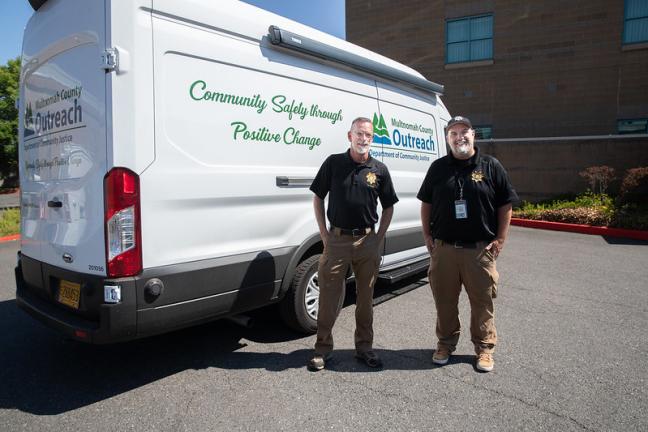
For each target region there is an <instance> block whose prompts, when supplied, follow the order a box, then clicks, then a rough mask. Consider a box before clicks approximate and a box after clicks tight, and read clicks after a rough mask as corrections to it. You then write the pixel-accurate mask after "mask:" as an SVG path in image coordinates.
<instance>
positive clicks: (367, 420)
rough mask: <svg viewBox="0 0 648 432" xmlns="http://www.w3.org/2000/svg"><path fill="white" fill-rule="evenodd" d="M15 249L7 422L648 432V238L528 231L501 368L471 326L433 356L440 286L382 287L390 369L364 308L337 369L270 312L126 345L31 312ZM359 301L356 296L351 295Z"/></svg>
mask: <svg viewBox="0 0 648 432" xmlns="http://www.w3.org/2000/svg"><path fill="white" fill-rule="evenodd" d="M17 249H18V244H17V242H10V243H4V244H0V329H2V331H1V332H0V430H2V431H23V430H24V431H41V430H42V431H45V430H48V431H49V430H57V431H68V430H69V431H89V430H92V431H95V430H98V431H123V430H151V431H202V430H205V431H207V430H210V431H221V430H222V431H243V430H244V431H256V430H258V431H261V430H263V431H280V430H281V431H304V430H308V431H323V430H335V431H347V430H348V431H448V430H452V431H473V430H474V431H484V430H500V431H520V430H528V431H583V430H584V431H646V430H648V413H647V412H646V407H647V406H648V372H647V371H646V366H647V365H648V361H647V360H648V337H647V336H646V329H647V328H648V289H647V288H648V283H647V282H646V281H648V243H645V242H643V243H642V242H640V241H631V240H619V239H605V238H602V237H597V236H588V235H582V234H573V233H564V232H552V231H541V230H533V229H528V228H519V227H513V228H512V229H511V234H510V238H509V240H508V242H507V244H506V248H505V250H504V251H503V252H502V255H501V256H500V259H499V260H498V270H499V272H500V278H501V279H500V287H499V291H498V298H497V300H496V323H497V329H498V333H499V344H498V347H497V350H496V354H495V370H494V371H493V372H491V373H480V372H478V371H476V369H475V368H474V365H473V363H474V356H473V355H472V354H473V352H472V347H471V344H470V337H469V334H468V332H467V329H468V325H467V323H468V310H469V309H468V302H467V298H466V296H465V294H462V297H461V320H462V323H464V328H465V330H466V331H464V333H463V334H462V337H461V341H460V344H459V346H458V350H457V352H456V355H454V356H453V357H452V358H451V360H450V362H449V364H448V365H446V366H441V367H439V366H435V365H433V364H432V362H431V357H432V352H433V348H434V345H435V339H434V320H435V311H434V307H433V300H432V295H431V292H430V290H429V286H428V285H427V282H426V281H425V280H422V281H413V280H410V281H406V282H404V283H401V284H399V285H397V286H393V287H389V288H388V289H385V288H381V289H379V290H378V291H377V293H376V307H375V330H376V337H375V339H376V345H375V348H376V350H377V352H378V353H379V354H380V355H381V356H382V358H383V360H384V362H385V368H384V369H383V370H381V371H372V370H368V369H367V368H366V367H365V366H363V365H362V364H360V363H358V362H357V361H356V360H354V358H353V309H354V307H353V305H347V306H345V308H344V309H343V310H342V313H341V315H340V319H339V321H338V323H337V324H336V327H335V340H336V351H335V358H334V361H333V362H332V363H331V365H330V368H328V369H327V370H324V371H322V372H318V373H312V372H308V371H307V370H306V368H305V364H306V362H307V360H308V359H309V358H310V355H311V347H312V344H313V342H314V337H312V336H308V337H304V336H302V335H299V334H296V333H293V332H291V331H289V330H287V329H286V328H285V327H284V326H283V325H282V324H281V322H280V321H279V320H278V319H276V318H275V316H274V314H273V311H272V310H271V309H269V310H264V311H261V312H258V313H256V314H254V318H255V322H256V325H255V326H254V327H253V328H251V329H246V328H243V327H239V326H237V325H235V324H233V323H231V322H227V321H218V322H214V323H210V324H207V325H203V326H200V327H195V328H191V329H186V330H182V331H178V332H174V333H170V334H167V335H161V336H157V337H152V338H148V339H143V340H138V341H134V342H129V343H125V344H119V345H113V346H89V345H83V344H79V343H76V342H70V341H66V340H64V339H62V338H61V337H60V336H59V335H58V334H56V333H54V332H53V331H51V330H49V329H48V328H46V327H44V326H42V325H41V324H40V323H38V322H36V321H34V320H33V319H32V318H31V317H29V316H28V315H27V314H25V313H24V312H22V311H21V310H19V309H18V308H17V307H16V303H15V300H14V298H15V296H14V282H13V266H14V264H15V253H16V251H17ZM348 300H349V302H350V301H351V300H352V297H351V296H349V299H348Z"/></svg>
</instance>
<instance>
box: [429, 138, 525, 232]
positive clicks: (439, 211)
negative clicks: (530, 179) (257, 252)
mask: <svg viewBox="0 0 648 432" xmlns="http://www.w3.org/2000/svg"><path fill="white" fill-rule="evenodd" d="M461 180H463V185H464V186H463V199H464V200H465V201H466V205H467V207H468V209H467V210H468V217H467V218H466V219H457V218H456V217H455V200H458V199H459V184H460V183H459V182H460V181H461ZM417 198H418V199H420V200H421V201H423V202H426V203H428V204H432V214H431V231H430V232H431V233H432V237H434V238H435V239H440V240H447V241H454V240H461V241H471V242H472V241H491V240H493V239H494V238H495V236H496V235H497V225H498V222H497V209H498V208H499V207H502V206H503V205H506V204H508V203H513V202H515V201H517V200H518V196H517V193H516V192H515V190H514V189H513V187H512V186H511V182H510V181H509V178H508V174H507V173H506V170H504V167H503V166H502V164H501V163H500V162H499V161H498V160H497V159H495V158H494V157H492V156H488V155H481V154H480V153H479V148H477V147H476V146H475V155H474V156H473V157H471V158H470V159H468V160H465V161H462V160H459V159H456V158H454V157H453V156H452V154H448V155H447V156H444V157H442V158H440V159H437V160H436V161H434V162H433V163H432V165H430V168H429V169H428V172H427V174H426V176H425V179H424V180H423V184H422V185H421V189H420V190H419V193H418V195H417Z"/></svg>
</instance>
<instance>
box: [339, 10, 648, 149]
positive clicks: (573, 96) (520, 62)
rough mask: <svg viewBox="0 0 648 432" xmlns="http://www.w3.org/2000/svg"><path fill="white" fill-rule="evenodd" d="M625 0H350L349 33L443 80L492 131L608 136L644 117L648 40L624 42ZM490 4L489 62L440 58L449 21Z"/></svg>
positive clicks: (462, 109)
mask: <svg viewBox="0 0 648 432" xmlns="http://www.w3.org/2000/svg"><path fill="white" fill-rule="evenodd" d="M623 4H624V2H623V1H621V0H615V1H609V0H573V1H569V2H565V1H562V0H544V1H541V2H540V1H531V0H479V1H477V0H445V1H433V0H432V1H430V0H346V19H347V25H346V32H347V39H348V40H349V41H350V42H353V43H356V44H358V45H361V46H363V47H366V48H368V49H370V50H372V51H376V52H378V53H381V54H383V55H386V56H387V57H390V58H393V59H395V60H397V61H400V62H402V63H405V64H407V65H409V66H412V67H413V68H415V69H417V70H418V71H419V72H421V73H422V74H423V75H424V76H426V77H427V78H428V79H429V80H431V81H435V82H438V83H440V84H444V85H445V88H446V94H445V96H444V98H443V99H444V102H445V103H446V105H447V106H448V109H449V110H450V112H451V113H452V114H463V115H466V116H468V117H470V118H471V119H472V121H473V123H474V124H476V125H492V127H493V137H494V138H518V137H546V136H582V135H607V134H615V133H616V132H617V129H616V124H617V123H616V122H617V119H627V118H648V79H646V76H647V74H646V71H648V49H646V48H648V47H646V48H644V49H638V50H631V51H627V50H626V51H624V49H623V47H622V44H621V38H622V31H623ZM483 13H492V14H493V19H494V24H493V61H492V64H487V65H481V66H478V65H472V66H470V67H465V66H466V65H460V66H459V67H458V68H457V66H451V65H446V64H445V20H446V19H448V18H459V17H465V16H471V15H478V14H483Z"/></svg>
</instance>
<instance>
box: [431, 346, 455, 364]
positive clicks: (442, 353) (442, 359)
mask: <svg viewBox="0 0 648 432" xmlns="http://www.w3.org/2000/svg"><path fill="white" fill-rule="evenodd" d="M450 354H451V352H450V349H449V348H448V347H444V346H439V347H437V349H436V351H435V352H434V355H433V356H432V363H434V364H438V365H444V364H447V363H448V360H450Z"/></svg>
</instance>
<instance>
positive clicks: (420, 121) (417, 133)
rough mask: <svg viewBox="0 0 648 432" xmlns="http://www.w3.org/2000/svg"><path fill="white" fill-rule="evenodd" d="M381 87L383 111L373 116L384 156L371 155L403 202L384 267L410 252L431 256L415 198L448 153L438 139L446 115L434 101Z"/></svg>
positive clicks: (388, 241) (394, 221) (387, 244)
mask: <svg viewBox="0 0 648 432" xmlns="http://www.w3.org/2000/svg"><path fill="white" fill-rule="evenodd" d="M377 87H378V97H379V101H378V104H379V108H380V111H379V112H377V113H375V114H374V115H375V118H374V123H375V124H377V127H376V126H374V133H375V134H376V135H375V138H374V141H375V142H380V143H381V144H382V150H377V149H372V155H373V156H375V157H380V158H382V161H383V162H384V163H385V164H386V165H387V166H388V167H389V170H390V173H391V176H392V180H393V182H394V187H395V189H396V191H397V193H398V197H399V199H400V201H399V202H398V204H397V207H396V209H395V211H394V217H393V219H392V223H391V226H390V232H389V234H388V236H387V239H386V241H385V255H386V257H385V261H384V262H383V264H384V265H389V264H390V261H389V255H392V254H396V253H399V252H403V251H406V250H412V253H427V251H426V250H425V248H423V246H424V242H423V236H422V235H421V234H420V225H421V222H420V221H421V219H420V206H421V204H420V201H419V200H418V199H416V194H417V193H418V190H419V188H420V187H421V183H422V182H423V178H424V177H425V173H426V172H427V169H428V167H429V166H430V164H431V163H432V162H434V161H435V160H436V159H438V158H439V157H441V156H443V155H444V154H445V147H444V148H443V149H440V148H439V137H440V136H441V137H442V136H443V133H442V132H441V133H439V130H438V126H437V125H438V123H437V120H438V118H439V116H440V115H443V114H444V113H445V112H446V111H445V108H444V107H443V106H442V105H440V104H438V103H437V96H436V95H430V94H423V93H418V92H414V91H407V90H404V89H398V88H396V87H394V86H391V85H389V84H385V83H381V82H378V83H377ZM417 248H418V249H417ZM403 258H405V257H403V256H399V259H403Z"/></svg>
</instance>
